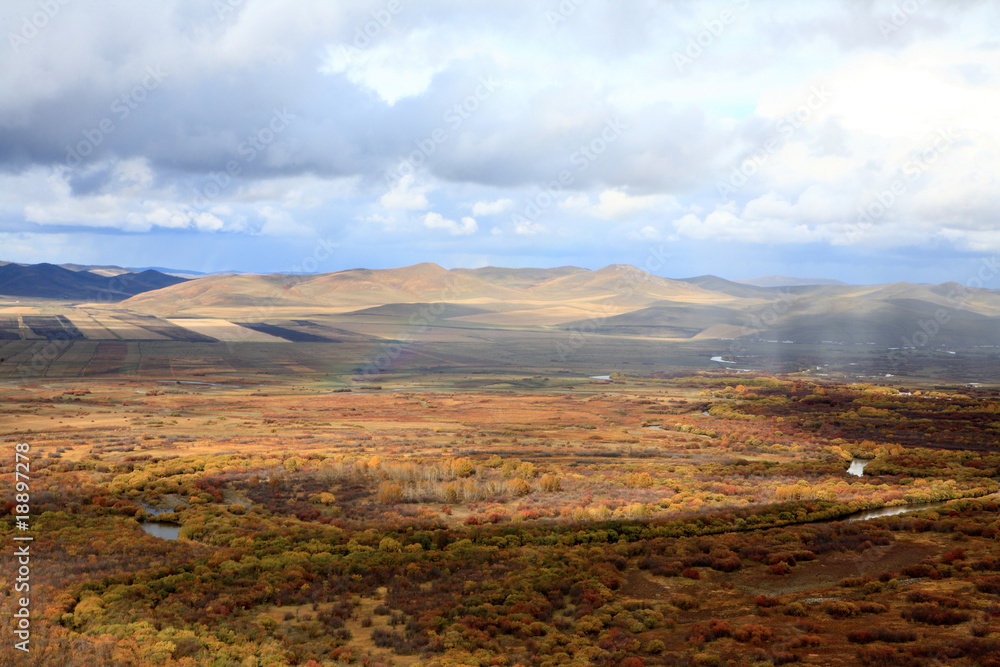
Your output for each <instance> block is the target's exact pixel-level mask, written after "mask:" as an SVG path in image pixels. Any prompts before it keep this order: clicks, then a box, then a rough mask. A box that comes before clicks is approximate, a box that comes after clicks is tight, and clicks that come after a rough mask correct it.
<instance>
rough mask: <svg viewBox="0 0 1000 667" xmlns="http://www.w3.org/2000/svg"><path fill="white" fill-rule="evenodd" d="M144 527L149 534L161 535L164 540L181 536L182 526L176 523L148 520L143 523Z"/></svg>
mask: <svg viewBox="0 0 1000 667" xmlns="http://www.w3.org/2000/svg"><path fill="white" fill-rule="evenodd" d="M142 529H143V530H144V531H146V533H148V534H149V535H152V536H153V537H159V538H162V539H164V540H176V539H178V538H180V536H181V527H180V526H178V525H177V524H174V523H157V522H156V521H147V522H145V523H143V524H142Z"/></svg>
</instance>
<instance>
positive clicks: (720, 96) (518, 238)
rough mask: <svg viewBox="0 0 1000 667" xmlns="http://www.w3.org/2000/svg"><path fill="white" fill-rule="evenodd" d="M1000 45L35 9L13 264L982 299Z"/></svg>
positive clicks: (965, 17) (530, 6) (551, 20)
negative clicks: (673, 281)
mask: <svg viewBox="0 0 1000 667" xmlns="http://www.w3.org/2000/svg"><path fill="white" fill-rule="evenodd" d="M998 34H1000V3H995V2H989V1H982V2H979V1H973V0H951V1H944V0H902V1H900V0H894V1H893V2H883V1H881V0H844V1H833V0H813V1H811V2H808V3H804V2H795V3H793V2H788V1H787V0H777V1H768V0H721V1H718V2H716V1H704V0H700V1H697V2H694V1H675V2H670V1H666V0H661V1H652V0H627V1H626V0H523V1H522V0H505V1H504V2H495V1H493V2H486V1H479V0H462V1H461V2H459V1H457V0H453V1H446V0H422V1H421V0H350V2H347V1H346V0H342V1H339V2H338V1H330V0H297V1H296V2H294V3H287V2H278V1H277V0H211V1H209V0H157V2H154V3H145V2H143V3H137V2H125V1H119V2H112V1H109V0H5V1H4V3H3V5H2V8H0V35H2V36H3V41H2V43H0V90H2V91H3V95H0V259H3V260H6V261H16V262H25V263H29V262H30V263H36V262H52V263H64V262H74V263H80V264H114V265H120V266H130V267H146V266H161V267H171V268H178V269H189V270H194V271H204V272H213V271H225V270H235V271H246V272H282V273H315V272H319V273H322V272H329V271H339V270H343V269H349V268H358V267H367V268H390V267H395V266H403V265H409V264H415V263H419V262H436V263H437V264H440V265H441V266H444V267H445V268H454V267H469V268H475V267H481V266H510V267H524V266H534V267H551V266H565V265H574V266H581V267H586V268H591V269H597V268H600V267H603V266H606V265H609V264H632V265H635V266H638V267H639V268H642V269H645V270H647V271H649V272H651V273H654V274H657V275H661V276H667V277H672V278H684V277H692V276H697V275H702V274H714V275H718V276H722V277H725V278H729V279H738V278H748V277H751V276H757V275H766V274H783V275H794V276H809V277H826V278H836V279H840V280H844V281H846V282H850V283H856V284H857V283H880V282H893V281H897V280H908V281H912V282H934V283H938V282H945V281H950V280H954V281H957V282H964V283H967V282H968V281H969V280H970V279H971V278H972V277H974V276H975V275H976V273H977V271H978V269H979V268H980V267H981V266H983V265H984V264H986V265H990V263H991V262H995V261H996V255H997V254H998V253H1000V187H998V182H997V181H998V179H997V174H998V167H1000V120H998V118H1000V114H998V111H1000V79H998V76H1000V38H998V37H997V35H998ZM996 273H997V272H994V275H996ZM986 286H987V287H994V288H997V287H1000V285H986Z"/></svg>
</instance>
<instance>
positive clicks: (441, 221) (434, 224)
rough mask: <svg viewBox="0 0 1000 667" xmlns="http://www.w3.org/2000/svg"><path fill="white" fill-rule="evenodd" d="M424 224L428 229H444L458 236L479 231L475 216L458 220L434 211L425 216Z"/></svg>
mask: <svg viewBox="0 0 1000 667" xmlns="http://www.w3.org/2000/svg"><path fill="white" fill-rule="evenodd" d="M424 226H425V227H427V228H428V229H444V230H446V231H447V232H448V233H449V234H454V235H456V236H465V235H468V234H475V233H476V232H477V231H479V225H477V224H476V219H475V218H470V217H468V216H465V217H463V218H462V221H461V222H456V221H454V220H449V219H447V218H445V217H444V216H443V215H441V214H440V213H435V212H433V211H431V212H430V213H427V214H426V215H425V216H424Z"/></svg>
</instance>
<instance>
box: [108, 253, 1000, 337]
mask: <svg viewBox="0 0 1000 667" xmlns="http://www.w3.org/2000/svg"><path fill="white" fill-rule="evenodd" d="M748 282H749V281H743V282H735V281H729V280H725V279H722V278H719V277H716V276H699V277H695V278H688V279H685V280H673V279H669V278H661V277H659V276H654V275H651V274H648V273H645V272H643V271H641V270H639V269H637V268H635V267H632V266H627V265H611V266H607V267H604V268H602V269H598V270H589V269H583V268H579V267H572V266H564V267H558V268H552V269H537V268H526V269H512V268H500V267H486V268H480V269H453V270H446V269H444V268H442V267H440V266H438V265H436V264H431V263H424V264H417V265H414V266H407V267H401V268H396V269H383V270H371V269H351V270H347V271H339V272H336V273H328V274H320V275H294V276H289V275H216V276H207V277H205V278H200V279H197V280H192V281H188V282H185V283H181V284H178V285H174V286H171V287H167V288H165V289H160V290H156V291H150V292H146V293H143V294H141V295H138V296H135V297H132V298H131V299H129V300H127V301H126V302H125V303H124V306H125V307H127V308H129V309H131V310H135V311H138V312H144V313H149V314H156V315H160V316H178V315H180V316H184V317H190V316H195V317H208V316H217V317H224V318H229V319H231V320H238V319H240V318H241V317H243V316H244V315H245V314H246V313H248V312H251V311H253V312H255V313H257V315H258V316H261V317H265V318H266V316H267V315H271V316H273V317H278V316H280V317H283V318H296V317H299V318H312V319H315V318H321V319H323V320H324V321H325V323H326V324H327V325H329V326H336V327H340V328H342V329H346V330H353V331H358V332H363V333H366V334H371V335H380V336H385V335H397V334H398V332H399V331H400V330H401V329H402V328H405V327H407V326H415V325H420V326H424V327H430V328H431V329H435V330H439V331H443V330H444V329H445V328H448V329H452V330H457V329H462V328H466V329H477V330H482V329H490V328H498V329H504V330H510V329H525V330H536V331H546V330H557V331H577V330H580V331H583V330H586V331H589V332H593V333H599V334H604V335H610V336H621V337H642V338H650V339H672V340H705V339H713V338H715V339H726V338H736V337H750V338H752V339H754V340H764V341H767V340H773V341H783V342H788V341H793V342H795V343H808V344H813V343H824V342H825V343H831V342H832V343H842V344H857V345H881V346H887V347H892V346H901V345H905V341H906V340H908V339H912V337H913V335H914V334H915V333H918V332H920V331H921V330H926V329H927V328H935V327H934V325H931V324H928V323H929V322H932V321H935V318H937V320H938V323H937V326H936V328H935V330H936V333H935V334H934V336H933V344H934V345H935V346H940V345H955V346H962V345H992V344H1000V294H998V293H997V292H995V291H992V290H986V289H977V290H967V291H964V292H962V293H961V297H960V298H958V299H956V297H955V295H956V294H957V293H958V292H959V290H961V286H959V285H957V284H943V285H917V284H912V283H905V282H900V283H891V284H886V285H847V284H844V283H839V282H837V281H822V280H814V281H812V283H811V284H802V283H805V282H808V281H806V280H805V279H796V280H794V281H793V280H791V279H789V280H788V281H785V282H798V283H799V284H794V285H790V284H785V285H782V286H780V287H762V286H757V285H753V284H748ZM758 282H766V281H758ZM772 282H773V281H772ZM778 282H781V281H778ZM387 327H388V328H387ZM922 327H923V328H922Z"/></svg>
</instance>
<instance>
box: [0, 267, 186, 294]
mask: <svg viewBox="0 0 1000 667" xmlns="http://www.w3.org/2000/svg"><path fill="white" fill-rule="evenodd" d="M95 268H98V270H94V271H91V270H83V269H82V268H79V269H76V270H74V269H70V268H65V267H62V266H56V265H54V264H29V265H21V264H14V263H5V264H3V265H2V266H0V295H4V296H14V297H25V298H35V299H64V300H70V301H121V300H123V299H127V298H128V297H130V296H135V295H136V294H141V293H143V292H148V291H150V290H158V289H161V288H164V287H170V286H171V285H176V284H177V283H182V282H185V279H184V278H178V277H176V276H169V275H167V274H165V273H161V272H159V271H155V270H152V269H147V270H145V271H140V272H133V271H128V270H125V269H121V270H118V269H119V267H95ZM100 268H103V269H104V270H103V271H101V270H100Z"/></svg>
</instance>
